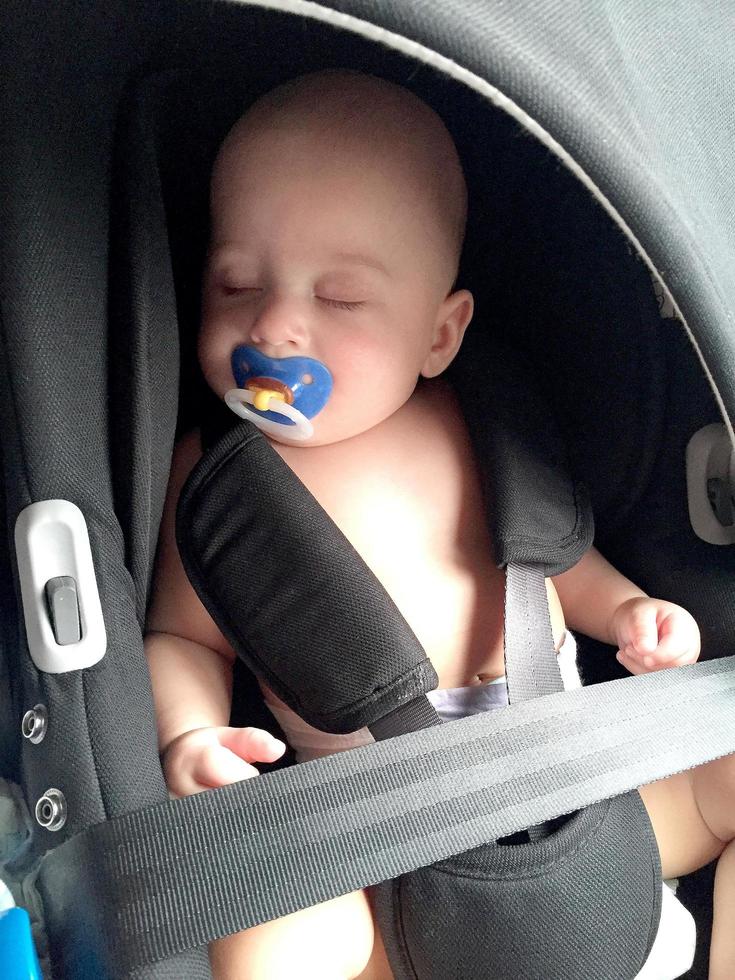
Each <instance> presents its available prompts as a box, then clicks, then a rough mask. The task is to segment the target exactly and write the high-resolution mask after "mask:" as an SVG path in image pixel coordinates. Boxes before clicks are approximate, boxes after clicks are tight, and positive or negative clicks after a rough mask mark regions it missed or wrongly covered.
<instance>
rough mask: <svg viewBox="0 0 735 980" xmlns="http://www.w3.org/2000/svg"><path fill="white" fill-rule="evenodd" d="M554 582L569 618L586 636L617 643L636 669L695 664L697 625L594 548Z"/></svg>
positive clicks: (624, 662)
mask: <svg viewBox="0 0 735 980" xmlns="http://www.w3.org/2000/svg"><path fill="white" fill-rule="evenodd" d="M554 585H555V587H556V590H557V592H558V594H559V599H560V600H561V604H562V608H563V609H564V613H565V616H566V619H567V622H568V623H569V625H570V626H571V628H572V629H578V630H580V631H581V632H582V633H586V634H587V636H591V637H593V638H594V639H596V640H602V641H603V643H612V644H614V645H615V646H617V647H618V653H617V659H618V660H619V662H620V663H621V664H622V665H623V666H624V667H625V668H626V669H627V670H629V671H630V672H631V673H632V674H643V673H647V672H649V671H653V670H660V669H662V668H664V667H674V666H681V665H683V664H689V663H694V662H695V661H696V660H697V658H698V657H699V646H700V640H699V629H698V627H697V624H696V622H695V621H694V619H693V618H692V616H690V614H689V613H688V612H687V611H686V610H685V609H682V608H681V606H677V605H676V604H675V603H673V602H667V601H666V600H665V599H652V598H650V597H649V596H647V595H646V594H645V592H643V591H642V590H641V589H639V588H638V586H637V585H634V584H633V582H631V581H630V580H629V579H627V578H626V577H625V576H624V575H622V574H621V573H620V572H618V571H617V570H616V569H615V568H613V566H612V565H611V564H610V563H609V562H608V561H606V560H605V559H604V558H603V557H602V555H601V554H600V553H599V551H597V550H596V549H594V548H592V549H590V551H588V552H587V554H586V555H585V556H584V557H583V558H582V559H581V561H579V562H578V563H577V564H576V565H575V566H574V567H573V568H570V569H569V571H568V572H564V573H563V574H562V575H557V576H556V577H555V578H554Z"/></svg>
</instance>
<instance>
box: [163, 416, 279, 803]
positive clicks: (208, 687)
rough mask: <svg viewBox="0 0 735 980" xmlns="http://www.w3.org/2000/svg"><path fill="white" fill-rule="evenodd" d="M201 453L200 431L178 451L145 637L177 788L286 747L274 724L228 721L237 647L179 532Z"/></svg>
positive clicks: (210, 780) (222, 777) (222, 778)
mask: <svg viewBox="0 0 735 980" xmlns="http://www.w3.org/2000/svg"><path fill="white" fill-rule="evenodd" d="M200 455H201V449H200V445H199V439H198V436H197V435H196V434H191V435H189V436H187V437H185V438H184V439H183V440H182V441H181V442H180V443H179V445H178V446H177V448H176V451H175V453H174V460H173V464H172V468H171V479H170V482H169V489H168V495H167V498H166V506H165V508H164V514H163V519H162V521H161V534H160V539H159V545H158V555H157V560H156V572H155V578H154V588H153V599H152V602H151V607H150V610H149V613H148V633H147V635H146V640H145V650H146V656H147V658H148V665H149V669H150V673H151V683H152V685H153V697H154V701H155V706H156V719H157V725H158V745H159V751H160V753H161V759H162V763H163V769H164V774H165V776H166V782H167V784H168V787H169V789H170V790H171V791H172V792H173V793H175V794H176V795H178V796H184V795H188V794H190V793H195V792H198V791H199V790H202V789H207V788H210V787H213V786H222V785H224V784H225V783H231V782H235V781H236V780H238V779H245V778H247V777H249V776H254V775H256V774H257V769H255V768H254V767H253V765H252V764H251V763H254V762H274V761H275V760H276V759H277V758H279V756H281V755H282V754H283V751H284V749H285V746H284V745H283V743H282V742H280V741H279V740H278V739H275V738H273V736H271V735H269V734H268V733H267V732H264V731H261V730H259V729H255V728H230V727H228V721H229V717H230V700H231V693H232V665H233V662H234V659H235V654H234V652H233V650H232V648H231V647H230V646H229V644H228V643H227V642H226V640H225V639H224V637H223V636H222V634H221V633H220V631H219V630H218V628H217V626H216V625H215V623H214V622H213V620H212V618H211V617H210V616H209V614H208V612H207V611H206V609H205V608H204V606H203V605H202V603H201V602H200V600H199V597H198V596H197V594H196V592H195V591H194V589H193V588H192V586H191V584H190V582H189V580H188V578H187V576H186V573H185V572H184V568H183V566H182V564H181V559H180V557H179V553H178V548H177V547H176V539H175V514H176V503H177V501H178V497H179V493H180V491H181V488H182V486H183V484H184V481H185V479H186V477H187V475H188V473H189V471H190V470H191V468H192V466H193V465H194V463H195V462H196V461H197V459H198V458H199V456H200Z"/></svg>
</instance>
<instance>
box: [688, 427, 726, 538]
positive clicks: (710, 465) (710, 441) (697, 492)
mask: <svg viewBox="0 0 735 980" xmlns="http://www.w3.org/2000/svg"><path fill="white" fill-rule="evenodd" d="M686 469H687V499H688V501H689V520H690V521H691V524H692V528H693V529H694V533H695V534H696V535H697V537H698V538H701V539H702V541H706V542H707V543H708V544H733V543H735V451H733V445H732V442H731V441H730V436H729V434H728V431H727V429H726V427H725V426H724V425H723V424H722V423H720V422H714V423H712V425H706V426H705V427H704V428H703V429H700V430H699V431H698V432H695V433H694V435H693V436H692V438H691V439H690V440H689V443H688V445H687V450H686Z"/></svg>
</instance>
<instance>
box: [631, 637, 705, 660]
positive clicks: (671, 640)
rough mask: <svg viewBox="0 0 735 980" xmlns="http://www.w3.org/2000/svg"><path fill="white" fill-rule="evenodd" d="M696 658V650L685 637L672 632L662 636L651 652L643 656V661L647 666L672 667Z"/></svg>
mask: <svg viewBox="0 0 735 980" xmlns="http://www.w3.org/2000/svg"><path fill="white" fill-rule="evenodd" d="M693 660H696V651H695V650H694V649H693V648H692V647H691V646H690V645H689V643H688V642H687V640H686V639H683V638H682V637H681V636H677V635H676V634H674V633H671V634H669V635H668V636H662V637H661V642H660V643H659V645H658V646H657V647H656V649H655V650H654V651H653V653H651V654H647V655H646V656H644V658H643V662H644V663H645V664H646V666H647V667H649V668H656V667H673V666H674V665H675V664H678V663H679V661H681V662H682V663H691V662H693Z"/></svg>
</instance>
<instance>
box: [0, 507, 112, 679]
mask: <svg viewBox="0 0 735 980" xmlns="http://www.w3.org/2000/svg"><path fill="white" fill-rule="evenodd" d="M15 550H16V555H17V559H18V575H19V578H20V591H21V599H22V602H23V617H24V619H25V625H26V636H27V639H28V649H29V651H30V654H31V657H32V659H33V662H34V663H35V665H36V667H38V669H39V670H43V671H46V672H47V673H50V674H63V673H66V672H67V671H70V670H81V669H83V668H84V667H91V666H92V664H96V663H97V662H98V661H100V660H101V659H102V658H103V657H104V655H105V651H106V650H107V633H106V631H105V622H104V619H103V617H102V606H101V603H100V597H99V592H98V590H97V579H96V578H95V574H94V564H93V562H92V551H91V548H90V545H89V534H88V533H87V524H86V522H85V520H84V515H83V514H82V512H81V511H80V510H79V508H78V507H77V506H76V505H75V504H72V503H71V502H70V501H68V500H42V501H39V502H38V503H35V504H31V505H30V506H28V507H26V508H25V510H22V511H21V512H20V514H19V515H18V519H17V521H16V522H15ZM55 580H61V583H62V588H61V590H60V591H59V592H58V593H57V596H58V602H59V608H58V609H57V610H54V609H53V608H51V606H50V599H49V597H48V596H47V592H48V591H49V590H47V585H49V583H53V582H54V581H55ZM63 604H65V605H63ZM70 604H75V605H76V608H75V609H73V610H69V605H70ZM70 613H71V615H70ZM77 615H78V632H76V633H75V632H74V630H73V628H72V630H71V632H70V630H69V626H68V624H69V622H70V621H71V622H72V624H73V623H74V620H75V617H76V616H77ZM57 617H58V618H57ZM62 620H63V628H62ZM59 640H60V641H61V642H59Z"/></svg>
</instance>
